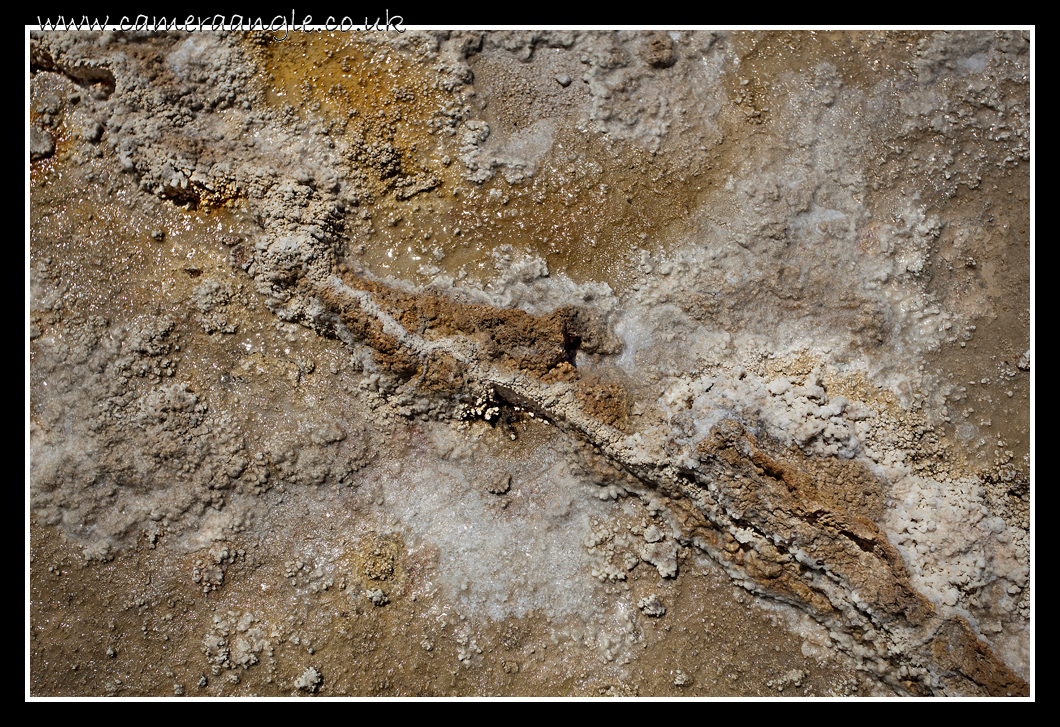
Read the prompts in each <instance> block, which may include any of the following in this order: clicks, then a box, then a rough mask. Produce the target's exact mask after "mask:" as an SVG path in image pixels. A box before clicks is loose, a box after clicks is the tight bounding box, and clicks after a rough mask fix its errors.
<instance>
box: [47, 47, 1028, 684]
mask: <svg viewBox="0 0 1060 727" xmlns="http://www.w3.org/2000/svg"><path fill="white" fill-rule="evenodd" d="M1030 43H1031V39H1030V35H1029V34H1028V33H1023V32H1016V31H998V32H994V31H962V32H954V33H950V32H944V31H930V32H918V31H902V32H876V31H864V32H862V31H857V32H855V31H841V32H828V33H823V32H822V33H808V32H786V31H768V32H765V31H754V32H732V33H722V32H713V31H710V32H708V31H694V32H688V31H616V32H609V31H541V32H538V31H505V32H498V33H486V32H479V31H459V32H457V31H417V32H412V31H410V32H408V33H405V34H396V33H389V34H383V33H379V34H368V33H365V34H358V35H349V34H334V35H326V34H304V35H303V34H292V36H291V37H290V38H289V39H288V40H285V41H279V40H276V39H275V38H270V34H268V33H261V32H251V33H235V32H233V33H209V32H194V33H186V32H178V31H160V32H152V31H144V30H142V29H138V30H134V31H132V32H118V31H107V32H91V31H70V32H40V33H34V34H33V35H32V37H31V42H30V107H29V109H28V116H29V118H28V120H27V123H29V124H30V141H31V144H30V150H29V153H30V160H29V161H30V164H31V176H30V182H31V183H30V202H31V215H30V217H31V219H30V228H31V233H30V261H29V288H30V289H29V298H30V312H29V333H30V341H29V343H28V346H29V356H30V372H29V380H30V403H29V417H28V418H29V444H30V482H29V491H30V511H31V520H30V523H29V529H30V540H31V542H30V546H31V568H30V571H31V572H30V578H31V596H30V598H31V637H30V638H31V659H30V661H31V677H30V681H31V687H30V689H31V693H32V694H40V695H58V694H63V695H86V694H107V695H116V694H130V695H132V694H135V695H150V694H166V695H173V694H178V695H181V694H210V695H233V694H288V695H289V694H292V693H303V694H325V695H335V694H360V695H364V694H374V695H396V694H425V695H441V694H464V695H467V694H476V695H483V694H524V695H528V694H547V695H572V694H578V695H585V694H611V695H633V694H638V693H639V694H641V695H644V696H647V695H670V696H673V695H677V694H696V695H701V696H702V695H707V696H722V695H724V696H748V695H756V694H757V695H760V694H762V693H763V692H765V693H772V692H771V690H784V689H789V690H791V689H797V690H799V693H800V694H806V695H810V694H862V695H882V694H899V695H976V696H982V695H990V696H1004V695H1012V696H1020V695H1026V694H1028V693H1029V685H1028V682H1027V679H1029V678H1030V676H1031V664H1030V630H1029V624H1030V618H1031V612H1030V592H1031V590H1030V589H1031V583H1030V569H1029V564H1030V560H1029V559H1030V504H1031V500H1032V494H1033V485H1032V482H1033V471H1032V460H1031V451H1030V439H1031V438H1030V430H1031V421H1030V415H1029V412H1030V377H1031V370H1030V359H1031V355H1030V350H1031V339H1030V336H1031V330H1030V323H1029V306H1030V297H1029V290H1030V265H1029V260H1030V237H1029V228H1030V225H1029V222H1030V220H1029V210H1030V202H1029V200H1030V187H1029V172H1028V167H1029V165H1028V164H1027V162H1028V161H1029V160H1030V147H1029V131H1030V115H1029V74H1030V72H1031V69H1030V63H1029V56H1030V54H1029V49H1030ZM247 603H253V604H254V605H253V609H252V611H251V610H248V608H249V607H248V606H247V605H246V604H247ZM638 604H641V605H638ZM662 604H665V606H663V605H662ZM70 623H76V624H77V627H76V628H74V629H73V630H69V629H68V627H67V626H66V625H67V624H70ZM68 631H69V633H68ZM75 632H76V634H77V635H71V634H74V633H75ZM132 664H136V665H137V666H136V667H135V668H134V667H133V666H131V665H132ZM137 669H138V671H137ZM196 684H197V686H195V687H192V686H190V685H196ZM678 688H680V691H678ZM196 690H199V691H196ZM787 693H790V691H789V692H787Z"/></svg>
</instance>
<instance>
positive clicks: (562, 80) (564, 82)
mask: <svg viewBox="0 0 1060 727" xmlns="http://www.w3.org/2000/svg"><path fill="white" fill-rule="evenodd" d="M570 82H571V77H570V74H568V73H560V74H559V75H557V76H556V83H558V84H559V85H561V86H563V88H566V87H567V86H569V85H570Z"/></svg>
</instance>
